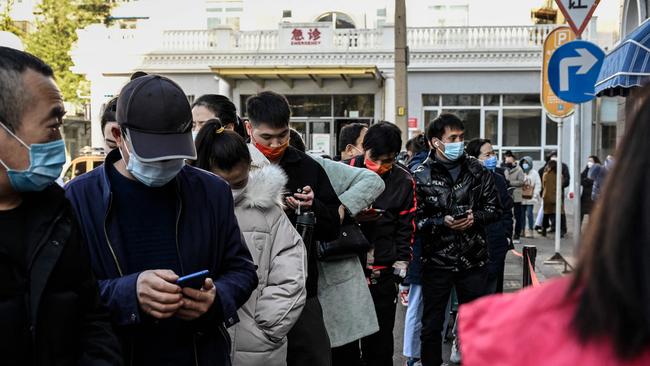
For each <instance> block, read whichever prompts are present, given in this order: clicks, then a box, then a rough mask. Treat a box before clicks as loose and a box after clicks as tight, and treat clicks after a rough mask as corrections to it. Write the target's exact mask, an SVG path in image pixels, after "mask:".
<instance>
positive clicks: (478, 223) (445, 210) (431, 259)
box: [414, 154, 501, 271]
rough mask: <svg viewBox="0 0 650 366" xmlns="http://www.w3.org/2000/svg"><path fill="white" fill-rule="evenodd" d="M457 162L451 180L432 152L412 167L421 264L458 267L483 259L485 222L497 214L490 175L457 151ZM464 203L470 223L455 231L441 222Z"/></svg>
mask: <svg viewBox="0 0 650 366" xmlns="http://www.w3.org/2000/svg"><path fill="white" fill-rule="evenodd" d="M458 163H459V164H460V173H459V175H458V179H456V181H453V179H452V176H451V174H450V173H449V171H448V170H447V168H446V167H445V166H444V165H443V164H442V163H441V162H440V161H439V160H438V159H437V158H436V156H435V154H432V155H431V156H430V157H429V158H428V159H427V160H426V161H425V162H424V163H422V164H421V165H420V166H419V167H418V168H417V169H416V170H415V172H414V177H415V182H416V187H417V189H416V192H417V200H418V202H419V204H418V209H417V215H416V222H417V228H418V235H419V236H420V238H421V240H422V265H423V266H427V265H431V266H433V267H434V268H439V269H447V270H452V271H463V270H467V269H470V268H474V267H481V266H483V265H485V264H486V263H487V261H488V245H487V238H486V232H485V228H486V226H487V225H489V224H491V223H494V222H497V221H498V220H499V219H500V218H501V209H500V204H499V198H498V194H497V189H496V186H495V184H494V177H493V175H492V173H491V172H490V171H488V170H487V169H485V168H484V167H483V166H482V165H481V163H480V162H479V161H478V160H476V159H475V158H471V157H466V156H463V157H461V158H460V160H459V161H458ZM467 209H471V210H472V211H473V215H474V225H473V226H472V227H470V228H469V229H467V230H466V231H463V232H459V231H455V230H452V229H450V228H448V227H447V226H446V225H445V223H444V217H445V216H447V215H454V214H457V213H461V212H459V211H462V212H465V211H466V210H467Z"/></svg>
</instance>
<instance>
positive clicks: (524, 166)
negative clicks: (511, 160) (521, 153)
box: [521, 163, 530, 172]
mask: <svg viewBox="0 0 650 366" xmlns="http://www.w3.org/2000/svg"><path fill="white" fill-rule="evenodd" d="M521 167H522V168H523V169H524V171H525V172H527V171H529V170H530V165H529V164H528V163H523V164H522V165H521Z"/></svg>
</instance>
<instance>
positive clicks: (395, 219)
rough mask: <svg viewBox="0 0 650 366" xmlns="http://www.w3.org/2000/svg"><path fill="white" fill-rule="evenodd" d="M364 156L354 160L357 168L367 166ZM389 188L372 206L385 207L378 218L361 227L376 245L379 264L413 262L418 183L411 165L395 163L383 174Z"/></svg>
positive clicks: (375, 262) (376, 262) (375, 263)
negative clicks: (412, 173) (407, 166)
mask: <svg viewBox="0 0 650 366" xmlns="http://www.w3.org/2000/svg"><path fill="white" fill-rule="evenodd" d="M363 161H364V157H363V155H360V156H357V157H356V158H354V159H353V163H351V162H347V164H350V165H353V166H355V167H357V168H365V164H364V162H363ZM381 179H382V180H383V181H384V184H385V185H386V188H385V189H384V192H382V194H381V195H380V196H379V197H377V199H376V200H375V202H374V203H373V204H372V207H374V208H377V209H382V210H385V212H384V214H383V215H381V217H379V219H377V220H376V221H372V222H364V223H362V224H361V230H362V231H363V234H364V235H365V236H366V238H367V239H368V241H370V243H371V244H372V246H373V248H374V258H375V261H374V264H373V265H375V266H387V267H390V266H392V265H393V263H395V262H396V261H410V260H411V247H412V245H413V237H414V234H415V225H414V221H413V220H414V218H415V210H416V202H415V182H414V181H413V177H412V176H411V173H410V172H409V171H408V168H406V167H405V166H403V165H401V164H395V165H394V166H393V169H391V170H390V171H388V172H387V173H385V174H384V175H382V176H381Z"/></svg>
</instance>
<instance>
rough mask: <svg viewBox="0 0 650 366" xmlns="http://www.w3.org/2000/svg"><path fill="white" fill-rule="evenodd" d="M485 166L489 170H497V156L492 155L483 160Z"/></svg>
mask: <svg viewBox="0 0 650 366" xmlns="http://www.w3.org/2000/svg"><path fill="white" fill-rule="evenodd" d="M483 166H484V167H485V169H487V170H489V171H495V170H496V169H497V157H496V156H490V157H489V158H487V159H485V160H483Z"/></svg>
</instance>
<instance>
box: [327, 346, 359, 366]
mask: <svg viewBox="0 0 650 366" xmlns="http://www.w3.org/2000/svg"><path fill="white" fill-rule="evenodd" d="M332 366H361V350H360V349H359V341H358V340H356V341H354V342H351V343H348V344H344V345H342V346H340V347H334V348H332Z"/></svg>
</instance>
